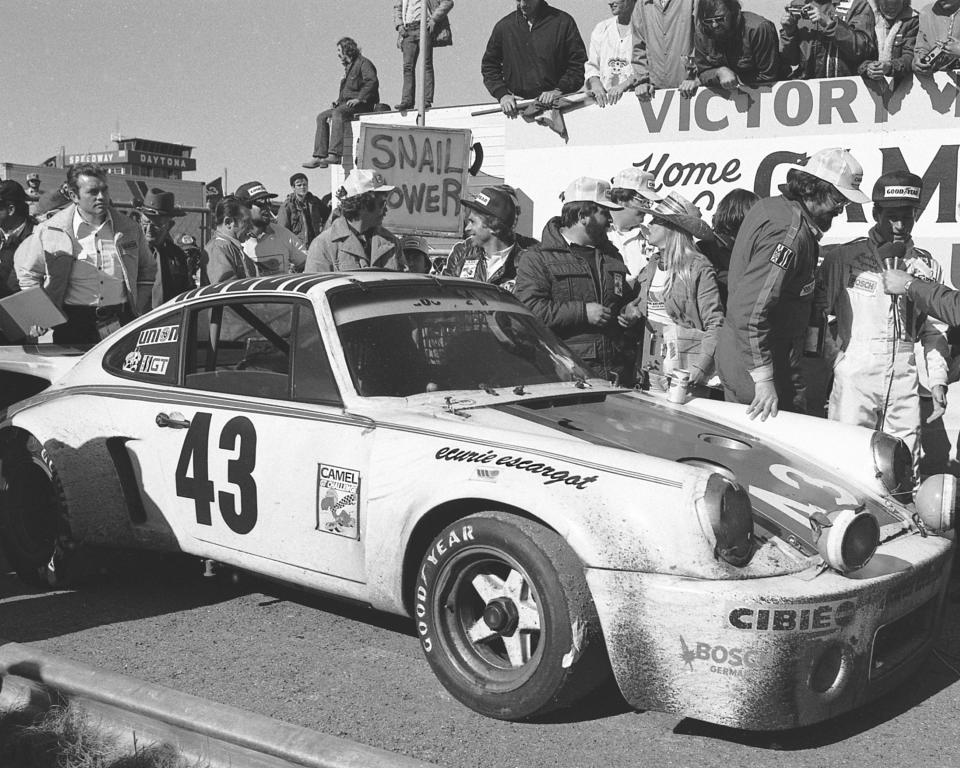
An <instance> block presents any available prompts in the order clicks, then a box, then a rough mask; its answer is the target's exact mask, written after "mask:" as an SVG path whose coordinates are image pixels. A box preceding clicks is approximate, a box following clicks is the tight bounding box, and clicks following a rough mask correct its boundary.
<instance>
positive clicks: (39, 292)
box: [0, 287, 67, 343]
mask: <svg viewBox="0 0 960 768" xmlns="http://www.w3.org/2000/svg"><path fill="white" fill-rule="evenodd" d="M65 322H67V318H66V317H65V316H64V314H63V312H61V311H60V309H59V308H58V307H57V305H56V304H54V303H53V302H52V301H50V297H49V296H47V293H46V291H44V290H43V288H39V287H36V288H27V290H25V291H19V292H18V293H14V294H12V295H10V296H5V297H4V298H2V299H0V332H2V333H3V335H4V336H6V337H7V340H8V342H12V343H16V342H18V341H20V340H21V339H23V338H25V337H26V336H28V335H29V333H30V329H31V328H33V327H34V326H37V327H39V328H53V327H54V326H55V325H61V324H62V323H65Z"/></svg>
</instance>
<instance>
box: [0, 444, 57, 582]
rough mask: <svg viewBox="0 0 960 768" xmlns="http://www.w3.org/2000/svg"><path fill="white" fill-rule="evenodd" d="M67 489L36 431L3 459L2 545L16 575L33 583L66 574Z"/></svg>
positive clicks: (0, 469)
mask: <svg viewBox="0 0 960 768" xmlns="http://www.w3.org/2000/svg"><path fill="white" fill-rule="evenodd" d="M65 521H66V504H65V502H64V498H63V489H62V487H61V485H60V480H59V478H58V477H57V473H56V470H55V469H54V467H53V464H52V462H51V461H50V457H49V456H48V455H47V452H46V451H45V450H44V449H43V446H41V445H40V443H39V442H38V441H37V440H36V439H35V438H33V437H29V438H28V439H27V441H26V445H25V446H23V445H21V446H19V447H18V448H17V449H16V450H8V451H6V452H5V453H4V456H3V458H2V460H0V546H2V547H3V553H4V555H5V556H6V558H7V561H8V562H9V564H10V566H11V567H12V568H13V569H14V571H16V573H17V576H18V577H20V579H21V580H22V581H24V582H26V583H28V584H32V585H34V586H51V587H52V586H55V585H57V584H60V583H62V582H63V580H64V578H63V577H64V567H63V561H64V557H63V555H64V553H63V551H62V549H61V547H60V543H59V542H60V533H61V531H62V530H63V528H64V526H65Z"/></svg>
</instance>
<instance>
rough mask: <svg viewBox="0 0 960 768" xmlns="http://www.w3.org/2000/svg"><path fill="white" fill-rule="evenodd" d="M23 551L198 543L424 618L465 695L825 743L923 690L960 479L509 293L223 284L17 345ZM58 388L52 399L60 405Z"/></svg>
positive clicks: (405, 282) (9, 512) (55, 571)
mask: <svg viewBox="0 0 960 768" xmlns="http://www.w3.org/2000/svg"><path fill="white" fill-rule="evenodd" d="M0 370H3V371H7V372H9V373H10V375H12V376H14V377H16V382H17V387H18V388H19V391H21V392H28V393H35V394H32V396H30V397H28V398H27V399H24V400H21V401H19V402H17V403H14V404H12V405H10V407H9V408H8V409H7V410H6V413H5V414H4V417H3V419H2V421H0V461H2V465H0V475H2V483H0V542H2V545H3V547H4V550H5V552H6V555H7V556H8V558H9V560H10V561H11V563H12V564H13V566H14V567H15V568H16V570H17V572H18V573H19V574H20V575H21V576H22V577H23V578H26V579H33V580H37V579H41V578H44V577H48V578H51V577H54V576H59V575H62V574H63V573H64V572H65V571H66V572H69V565H70V563H69V558H70V555H71V552H75V551H76V549H77V548H78V547H80V546H82V545H96V546H115V547H125V548H126V547H134V548H136V547H140V548H150V549H155V550H171V551H182V552H185V553H189V554H192V555H196V556H199V557H201V558H205V559H212V560H215V561H219V562H222V563H227V564H229V565H232V566H235V567H238V568H242V569H246V570H249V571H252V572H256V573H260V574H265V575H266V576H268V577H271V578H274V579H280V580H285V581H287V582H292V583H295V584H298V585H302V586H304V587H308V588H310V589H314V590H319V591H322V592H324V593H328V594H331V595H335V596H339V597H342V598H347V599H351V600H354V601H361V602H363V603H366V604H369V605H370V606H372V607H374V608H376V609H380V610H383V611H390V612H394V613H398V614H405V615H408V616H410V617H411V618H412V620H413V622H414V626H415V627H416V632H417V634H418V636H419V638H420V643H421V645H422V648H423V651H424V653H425V655H426V658H427V660H428V661H429V663H430V665H431V666H432V668H433V670H434V671H435V673H436V675H437V677H438V678H439V680H440V681H441V683H442V684H443V685H444V686H445V687H446V688H447V689H448V690H449V691H450V693H451V694H452V695H453V696H455V697H456V698H457V699H459V700H460V701H461V702H463V703H464V704H466V705H467V706H469V707H472V708H473V709H474V710H476V711H478V712H480V713H483V714H486V715H489V716H492V717H497V718H504V719H526V718H531V717H534V716H538V715H542V714H543V713H545V712H548V711H550V710H552V709H555V708H558V707H562V706H566V705H570V704H572V703H574V702H576V701H577V700H579V699H580V698H581V697H583V696H585V695H586V694H587V693H589V692H590V691H591V690H592V689H594V688H595V687H597V686H598V685H600V684H602V683H603V682H604V681H605V680H608V679H609V676H610V674H611V673H612V674H613V676H614V678H615V680H616V683H617V685H618V686H619V688H620V690H621V691H622V693H623V695H624V697H625V698H626V700H627V701H628V702H629V703H630V704H632V705H633V706H635V707H637V708H642V709H656V710H662V711H669V712H674V713H678V714H681V715H685V716H692V717H696V718H700V719H703V720H706V721H710V722H714V723H720V724H726V725H730V726H735V727H740V728H748V729H783V728H790V727H794V726H801V725H805V724H809V723H814V722H817V721H820V720H823V719H825V718H829V717H832V716H835V715H837V714H839V713H841V712H844V711H846V710H849V709H851V708H854V707H856V706H859V705H861V704H863V703H865V702H867V701H870V700H871V699H874V698H875V697H877V696H880V695H882V694H883V693H885V692H887V691H889V690H890V689H891V688H892V687H894V686H896V685H897V684H899V683H901V682H903V681H904V680H905V679H906V678H907V677H908V676H909V675H910V674H911V673H912V672H913V671H914V670H915V669H916V668H917V666H918V665H919V664H920V663H921V661H922V659H923V658H924V654H925V652H926V651H927V650H928V649H929V648H930V646H931V644H932V642H933V638H934V633H935V632H936V630H937V626H938V620H939V617H940V615H941V613H942V610H941V609H942V603H943V600H944V594H945V590H946V586H947V580H948V578H949V574H950V564H951V560H952V547H953V537H954V534H953V531H952V523H953V514H954V513H953V509H954V506H953V505H954V497H955V485H954V483H953V478H952V477H947V476H937V477H933V478H929V479H928V480H926V481H925V482H924V484H923V485H922V486H921V487H920V489H919V490H918V491H917V492H916V497H915V499H916V500H915V501H914V500H913V499H912V498H911V490H912V484H911V480H910V478H909V473H910V469H911V467H910V456H909V454H908V453H907V452H906V450H905V448H904V446H903V444H902V443H901V442H899V441H898V440H895V439H893V438H891V437H888V436H886V435H884V434H882V433H879V432H871V431H868V430H865V429H861V428H856V427H849V426H845V425H841V424H837V423H834V422H828V421H825V420H822V419H813V418H808V417H803V416H798V415H792V414H787V413H782V414H780V415H779V416H777V417H776V418H774V419H770V420H768V421H766V422H764V423H762V422H756V421H749V420H748V419H747V417H746V414H745V410H746V409H745V408H744V407H743V406H740V405H736V404H731V403H723V402H716V401H712V400H703V399H691V400H689V401H687V402H685V403H672V402H670V401H669V400H668V399H666V398H660V397H656V396H652V395H648V394H644V393H640V392H634V391H627V390H624V389H622V388H618V387H616V386H614V385H613V384H611V383H610V382H608V381H606V380H602V379H599V378H596V377H595V376H594V374H593V373H592V372H591V371H590V370H588V369H586V368H585V367H584V366H583V365H582V364H581V363H580V362H579V361H578V360H577V358H576V357H575V356H574V355H573V354H572V353H571V352H570V351H569V350H568V349H567V348H566V347H565V346H564V345H563V344H562V343H560V342H559V341H558V340H557V339H556V338H555V337H554V336H553V335H552V334H551V333H550V332H549V331H548V330H547V329H546V328H545V327H544V326H543V325H542V324H541V323H540V322H539V321H538V320H537V319H536V318H535V317H534V316H533V315H532V314H531V313H530V312H529V311H528V310H527V309H526V308H525V307H524V306H523V305H522V304H520V303H519V302H517V301H516V300H515V299H514V298H513V297H512V296H511V295H509V294H507V293H505V292H503V291H500V290H499V289H497V288H496V287H493V286H489V285H485V284H481V283H476V282H470V281H463V280H452V279H437V278H429V277H421V276H414V275H403V274H390V273H381V272H360V273H354V274H349V275H337V274H330V275H302V276H286V277H274V278H262V279H249V280H241V281H234V282H230V283H223V284H219V285H214V286H207V287H204V288H201V289H197V290H194V291H191V292H189V293H186V294H183V295H182V296H180V297H178V298H176V299H174V300H173V301H172V302H169V303H167V304H165V305H163V306H161V307H159V308H157V309H155V310H153V311H152V312H150V313H149V314H147V315H145V316H143V317H141V318H139V319H137V320H136V321H134V322H133V323H131V324H129V325H127V326H126V327H124V328H122V329H121V330H119V331H117V332H116V333H115V334H113V335H112V336H110V337H108V338H107V339H105V340H104V341H103V342H101V343H100V344H98V345H97V346H96V347H94V348H93V349H92V350H90V351H89V352H87V353H86V354H83V355H82V356H73V357H71V356H60V355H57V354H52V353H51V352H50V351H43V350H41V349H38V348H34V349H28V348H24V349H22V350H21V349H19V348H17V349H9V348H8V349H7V350H5V351H3V352H2V353H0ZM48 383H49V386H48Z"/></svg>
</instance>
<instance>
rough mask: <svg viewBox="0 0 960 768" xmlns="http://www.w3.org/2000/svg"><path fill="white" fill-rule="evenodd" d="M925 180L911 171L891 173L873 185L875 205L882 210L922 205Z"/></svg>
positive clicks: (884, 175)
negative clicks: (921, 196)
mask: <svg viewBox="0 0 960 768" xmlns="http://www.w3.org/2000/svg"><path fill="white" fill-rule="evenodd" d="M922 193H923V179H921V178H920V177H919V176H917V174H915V173H910V171H890V172H889V173H885V174H883V175H882V176H881V177H880V178H879V179H877V183H876V184H874V185H873V195H871V197H872V198H873V202H874V204H876V205H878V206H880V207H881V208H901V207H903V206H907V205H912V206H914V207H918V206H919V205H920V195H921V194H922Z"/></svg>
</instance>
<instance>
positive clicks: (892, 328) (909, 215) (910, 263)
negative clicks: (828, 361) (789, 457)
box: [814, 170, 949, 471]
mask: <svg viewBox="0 0 960 768" xmlns="http://www.w3.org/2000/svg"><path fill="white" fill-rule="evenodd" d="M922 190H923V180H922V179H921V178H920V177H919V176H917V175H916V174H913V173H910V172H909V171H905V170H904V171H891V172H890V173H885V174H883V175H882V176H881V177H880V178H879V179H877V183H876V184H874V187H873V218H874V220H875V221H876V225H875V226H874V227H873V228H871V230H870V231H869V232H868V233H867V236H866V237H861V238H858V239H856V240H854V241H853V242H850V243H845V244H843V245H832V246H828V247H827V248H824V256H823V263H822V264H821V266H820V269H819V270H818V272H817V289H816V293H815V300H814V306H815V307H816V311H817V313H818V315H817V316H818V317H820V316H821V315H835V316H836V318H837V344H838V345H839V347H840V351H839V353H838V358H837V361H836V362H835V363H834V367H833V373H834V379H833V389H832V391H831V392H830V404H829V410H828V415H829V416H830V418H831V419H835V420H836V421H842V422H844V423H847V424H859V425H860V426H864V427H869V428H870V429H881V430H883V431H884V432H887V433H889V434H891V435H894V436H896V437H899V438H901V439H902V440H903V441H904V442H905V443H906V444H907V447H908V448H909V449H910V451H911V453H912V455H913V465H914V470H915V471H916V470H917V469H919V464H920V440H919V437H920V392H919V377H918V373H917V360H916V356H915V354H914V347H915V346H916V344H917V342H918V341H919V342H921V343H922V345H923V351H924V359H925V361H926V368H927V379H928V382H929V385H930V391H931V393H932V395H933V404H934V410H933V413H932V414H931V416H930V418H929V419H928V421H930V422H932V421H935V420H936V419H938V418H940V417H941V416H942V415H943V413H944V411H945V410H946V405H947V369H948V367H949V363H948V355H949V350H948V346H947V339H946V335H945V334H944V330H945V329H944V328H943V327H941V326H938V325H937V324H935V323H934V321H933V320H931V319H930V318H928V317H926V315H924V314H923V312H922V311H920V310H919V309H917V307H916V305H915V304H914V303H913V302H912V301H910V300H909V299H899V300H897V299H892V298H891V297H890V296H888V295H887V294H886V293H884V291H883V281H882V272H883V269H884V266H886V265H889V266H900V267H901V268H903V269H906V270H908V271H909V272H910V273H911V274H913V275H916V276H918V277H920V278H921V279H933V280H938V281H939V279H940V267H939V265H938V264H937V262H936V261H935V260H934V259H933V257H932V256H931V255H930V254H929V253H928V252H927V251H923V250H921V249H919V248H917V247H915V246H914V244H913V240H912V239H911V237H910V233H911V232H912V230H913V225H914V220H915V217H916V210H917V208H918V207H919V206H920V197H921V193H922ZM885 262H886V264H885Z"/></svg>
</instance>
